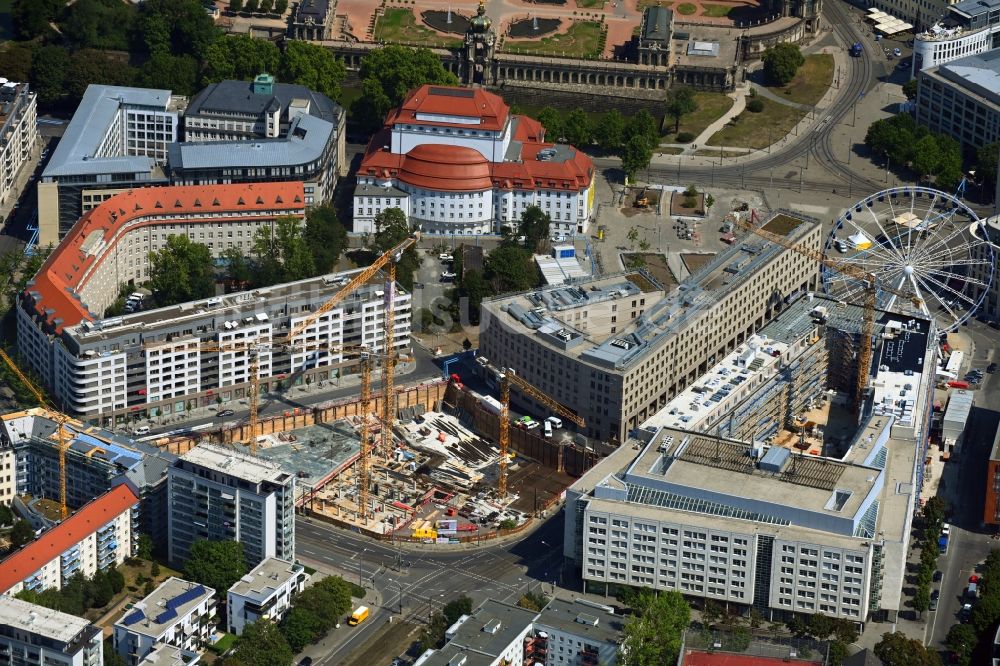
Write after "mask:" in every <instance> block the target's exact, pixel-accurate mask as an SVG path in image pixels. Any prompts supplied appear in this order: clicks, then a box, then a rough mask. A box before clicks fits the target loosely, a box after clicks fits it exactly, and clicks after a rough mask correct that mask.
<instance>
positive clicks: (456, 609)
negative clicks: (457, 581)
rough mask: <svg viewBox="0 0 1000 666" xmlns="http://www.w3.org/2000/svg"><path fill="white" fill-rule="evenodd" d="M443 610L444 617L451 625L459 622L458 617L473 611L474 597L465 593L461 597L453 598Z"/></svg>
mask: <svg viewBox="0 0 1000 666" xmlns="http://www.w3.org/2000/svg"><path fill="white" fill-rule="evenodd" d="M441 612H442V613H444V619H445V621H446V622H447V623H448V626H449V627H450V626H451V625H453V624H455V623H456V622H458V618H460V617H462V616H463V615H469V614H470V613H472V599H470V598H469V597H467V596H465V595H464V594H463V595H462V596H460V597H459V598H457V599H452V600H451V601H449V602H448V603H446V604H445V605H444V608H442V609H441Z"/></svg>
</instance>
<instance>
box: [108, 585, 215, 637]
mask: <svg viewBox="0 0 1000 666" xmlns="http://www.w3.org/2000/svg"><path fill="white" fill-rule="evenodd" d="M214 595H215V590H213V589H212V588H210V587H205V586H204V585H199V584H198V583H192V582H191V581H188V580H183V579H181V578H177V577H176V576H171V577H170V578H168V579H166V580H165V581H163V582H162V583H160V586H159V587H158V588H156V589H155V590H153V591H152V593H150V594H149V596H147V597H146V598H145V599H143V600H142V601H139V602H137V603H136V604H135V606H133V607H132V610H130V611H128V612H127V613H125V616H124V617H122V619H120V620H118V622H116V623H115V625H116V626H118V625H121V626H123V627H125V628H127V629H128V630H129V631H132V632H135V633H138V634H143V635H145V636H152V637H153V638H159V637H160V636H162V635H163V633H164V632H165V631H166V630H167V629H169V628H170V627H172V626H173V625H174V624H175V623H177V622H178V621H179V620H180V619H181V618H183V617H184V616H185V615H187V614H188V613H189V612H191V610H192V609H193V608H195V607H196V606H198V605H199V604H201V603H202V602H203V601H205V600H206V599H208V598H210V597H212V596H214Z"/></svg>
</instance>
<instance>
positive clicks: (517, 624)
mask: <svg viewBox="0 0 1000 666" xmlns="http://www.w3.org/2000/svg"><path fill="white" fill-rule="evenodd" d="M537 615H538V613H537V612H536V611H530V610H527V609H524V608H521V607H519V606H511V605H509V604H505V603H503V602H500V601H496V600H495V599H487V600H486V601H484V602H483V603H482V604H481V605H480V606H479V607H478V608H476V609H475V610H474V611H473V612H472V614H471V615H463V616H462V617H461V618H459V620H458V621H457V622H456V623H455V624H454V625H452V626H451V627H450V628H449V629H448V631H447V633H446V634H445V640H446V641H447V642H446V643H445V645H444V647H442V648H441V649H439V650H433V651H431V650H428V652H426V653H424V654H423V655H422V656H421V657H420V658H419V659H418V660H417V661H416V663H415V664H414V666H453V665H454V664H465V663H469V664H476V666H527V665H528V664H530V663H533V662H527V661H525V659H524V651H525V650H524V644H525V639H526V638H527V637H528V636H529V634H530V633H531V628H532V624H531V623H532V622H533V621H534V619H535V617H536V616H537Z"/></svg>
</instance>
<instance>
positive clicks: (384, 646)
mask: <svg viewBox="0 0 1000 666" xmlns="http://www.w3.org/2000/svg"><path fill="white" fill-rule="evenodd" d="M421 629H423V626H422V625H418V624H411V623H409V622H399V621H393V622H392V623H391V624H386V625H383V626H382V628H381V629H379V630H378V631H376V632H375V633H374V634H372V636H371V637H370V638H369V639H368V640H367V641H365V642H364V644H362V645H361V646H360V647H358V648H357V649H355V650H354V651H352V653H351V655H352V656H351V657H349V658H348V659H347V660H346V661H344V662H342V666H371V665H372V664H389V663H392V660H393V658H394V657H398V656H399V655H401V654H404V653H406V652H407V651H408V650H409V649H410V646H411V645H413V643H414V641H416V640H417V639H418V638H419V637H420V631H421Z"/></svg>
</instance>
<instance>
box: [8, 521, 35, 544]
mask: <svg viewBox="0 0 1000 666" xmlns="http://www.w3.org/2000/svg"><path fill="white" fill-rule="evenodd" d="M34 538H35V530H34V528H32V527H31V523H29V522H28V521H27V520H18V521H17V522H15V523H14V527H13V528H12V529H11V531H10V543H11V545H12V546H13V547H14V548H15V549H16V548H20V547H21V546H23V545H25V544H26V543H28V542H29V541H31V540H32V539H34Z"/></svg>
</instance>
